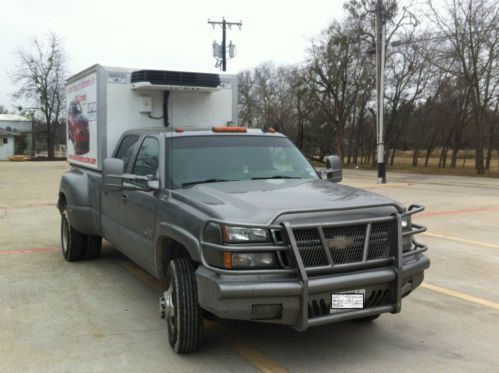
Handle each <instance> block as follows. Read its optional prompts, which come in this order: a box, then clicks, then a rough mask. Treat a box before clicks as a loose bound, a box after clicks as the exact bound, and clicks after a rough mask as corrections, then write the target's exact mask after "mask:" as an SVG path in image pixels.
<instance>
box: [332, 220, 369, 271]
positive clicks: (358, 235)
mask: <svg viewBox="0 0 499 373" xmlns="http://www.w3.org/2000/svg"><path fill="white" fill-rule="evenodd" d="M324 236H325V237H326V242H327V244H328V249H329V252H330V253H331V258H332V259H333V263H334V264H346V263H355V262H361V261H362V256H363V254H364V239H365V236H366V225H353V226H349V227H331V228H324Z"/></svg>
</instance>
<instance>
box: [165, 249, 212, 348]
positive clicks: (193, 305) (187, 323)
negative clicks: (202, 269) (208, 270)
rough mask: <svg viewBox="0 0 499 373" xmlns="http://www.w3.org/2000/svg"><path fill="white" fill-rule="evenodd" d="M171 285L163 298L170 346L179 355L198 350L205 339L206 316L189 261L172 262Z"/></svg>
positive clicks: (169, 267)
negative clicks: (199, 299) (203, 337)
mask: <svg viewBox="0 0 499 373" xmlns="http://www.w3.org/2000/svg"><path fill="white" fill-rule="evenodd" d="M168 283H169V286H168V290H167V291H166V292H165V294H164V298H165V305H166V307H165V308H166V315H165V316H166V317H165V318H166V322H167V326H168V340H169V342H170V346H171V347H172V348H173V350H174V351H175V352H177V353H179V354H182V353H186V352H191V351H195V350H197V349H198V348H199V345H200V344H201V340H202V334H203V316H202V310H201V309H200V307H199V305H198V297H197V285H196V276H195V274H194V267H193V265H192V261H191V259H190V258H188V257H182V258H176V259H173V260H172V261H170V265H169V266H168Z"/></svg>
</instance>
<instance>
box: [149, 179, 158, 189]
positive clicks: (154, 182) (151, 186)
mask: <svg viewBox="0 0 499 373" xmlns="http://www.w3.org/2000/svg"><path fill="white" fill-rule="evenodd" d="M147 189H148V190H149V191H156V190H159V180H148V181H147Z"/></svg>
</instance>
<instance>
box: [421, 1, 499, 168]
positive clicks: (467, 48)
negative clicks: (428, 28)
mask: <svg viewBox="0 0 499 373" xmlns="http://www.w3.org/2000/svg"><path fill="white" fill-rule="evenodd" d="M428 5H429V8H430V13H429V14H428V18H429V19H430V21H432V23H433V25H434V26H435V27H436V28H437V29H438V30H439V32H440V33H441V35H442V39H441V41H440V42H441V43H440V44H441V48H439V50H438V51H437V53H438V56H439V57H440V58H437V59H435V63H436V64H437V65H438V66H439V67H440V69H441V70H442V71H445V72H447V73H450V74H452V75H453V76H455V77H456V78H459V79H462V80H464V81H465V82H466V84H467V86H468V87H469V89H470V104H471V112H472V121H473V125H474V127H475V149H476V158H475V167H476V170H477V173H479V174H482V173H484V172H485V165H484V145H485V136H484V134H485V129H486V127H487V125H488V124H489V122H490V111H491V109H492V110H493V108H494V106H495V105H496V100H497V99H498V90H499V66H498V64H497V59H498V57H499V53H498V51H497V45H498V43H499V28H498V26H499V7H498V6H497V2H496V1H492V0H448V1H447V6H446V13H445V14H443V15H442V14H440V12H439V11H438V10H437V9H436V8H435V7H434V6H433V2H432V1H431V0H428ZM449 62H450V63H449ZM493 132H494V131H492V133H493ZM492 145H493V142H492V143H490V144H489V147H490V146H492Z"/></svg>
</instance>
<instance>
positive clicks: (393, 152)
mask: <svg viewBox="0 0 499 373" xmlns="http://www.w3.org/2000/svg"><path fill="white" fill-rule="evenodd" d="M396 152H397V149H396V148H393V149H392V155H391V157H390V166H393V162H394V161H395V153H396Z"/></svg>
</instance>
